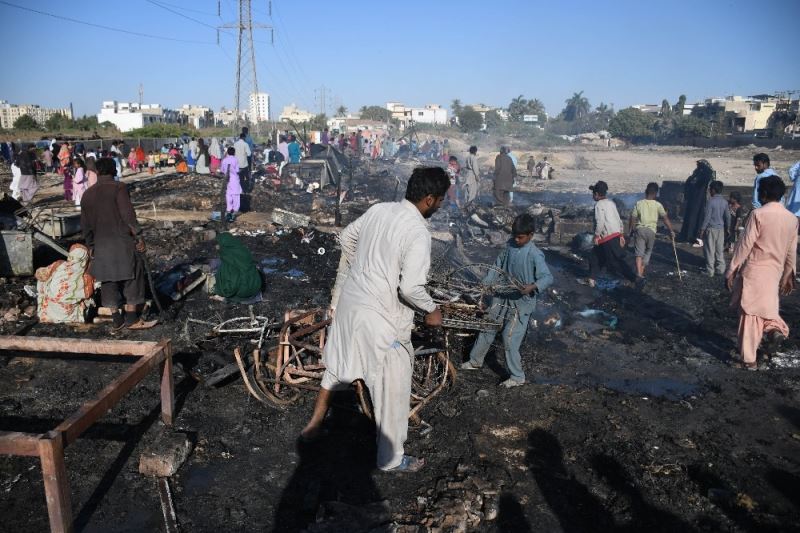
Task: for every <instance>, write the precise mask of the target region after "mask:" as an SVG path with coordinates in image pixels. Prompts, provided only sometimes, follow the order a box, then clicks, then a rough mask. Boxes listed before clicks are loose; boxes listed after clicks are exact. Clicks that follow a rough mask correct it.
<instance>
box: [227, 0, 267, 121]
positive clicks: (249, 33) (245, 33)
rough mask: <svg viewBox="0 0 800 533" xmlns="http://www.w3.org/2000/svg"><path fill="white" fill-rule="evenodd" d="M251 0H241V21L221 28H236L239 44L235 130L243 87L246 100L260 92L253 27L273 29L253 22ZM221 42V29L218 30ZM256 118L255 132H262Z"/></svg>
mask: <svg viewBox="0 0 800 533" xmlns="http://www.w3.org/2000/svg"><path fill="white" fill-rule="evenodd" d="M250 2H251V0H239V22H238V23H235V22H232V23H229V24H224V25H222V26H220V27H219V28H220V29H230V30H236V32H237V36H238V45H237V47H236V88H235V89H234V97H233V102H234V104H233V105H234V108H235V111H234V112H235V113H236V116H235V118H234V120H233V128H234V132H236V131H238V129H239V116H240V114H241V110H242V89H244V90H245V91H248V92H246V93H245V94H246V96H245V101H246V102H247V105H249V102H250V95H252V94H258V77H257V76H256V49H255V46H254V45H253V29H254V28H255V29H266V30H270V31H272V26H267V25H264V24H253V17H252V15H251V10H250ZM269 10H270V16H272V2H270V3H269ZM217 42H219V29H218V30H217ZM254 118H255V119H256V120H255V134H256V135H259V134H260V133H261V131H260V127H259V123H258V117H254Z"/></svg>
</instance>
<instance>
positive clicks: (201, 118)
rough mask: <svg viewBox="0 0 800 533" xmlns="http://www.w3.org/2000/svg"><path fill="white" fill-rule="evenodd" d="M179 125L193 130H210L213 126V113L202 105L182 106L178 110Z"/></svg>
mask: <svg viewBox="0 0 800 533" xmlns="http://www.w3.org/2000/svg"><path fill="white" fill-rule="evenodd" d="M180 114H181V117H180V118H181V123H183V124H189V125H191V126H194V127H195V128H198V129H199V128H210V127H211V126H213V125H214V111H212V110H211V108H210V107H206V106H202V105H193V104H184V105H182V106H181V109H180Z"/></svg>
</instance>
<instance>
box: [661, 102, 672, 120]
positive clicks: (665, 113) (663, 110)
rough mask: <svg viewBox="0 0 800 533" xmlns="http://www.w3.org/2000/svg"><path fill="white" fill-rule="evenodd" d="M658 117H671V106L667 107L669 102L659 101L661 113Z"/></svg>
mask: <svg viewBox="0 0 800 533" xmlns="http://www.w3.org/2000/svg"><path fill="white" fill-rule="evenodd" d="M660 115H661V116H662V117H663V118H670V117H671V116H672V106H671V105H669V102H668V101H667V99H666V98H664V99H663V100H661V112H660Z"/></svg>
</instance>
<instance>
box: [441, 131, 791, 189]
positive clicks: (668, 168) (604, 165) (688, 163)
mask: <svg viewBox="0 0 800 533" xmlns="http://www.w3.org/2000/svg"><path fill="white" fill-rule="evenodd" d="M450 143H451V147H452V148H451V153H452V154H453V155H456V156H457V157H458V158H459V161H461V162H462V164H463V161H464V159H465V158H466V156H467V150H468V148H469V145H468V144H466V143H465V142H463V141H461V140H459V139H453V140H450ZM503 144H509V145H511V146H512V147H513V153H514V154H515V155H516V157H517V159H518V161H519V171H520V173H521V175H522V176H527V170H526V164H527V161H528V158H529V157H530V156H531V155H533V157H534V159H535V160H536V161H540V160H541V159H543V158H544V157H547V160H548V161H549V162H550V164H552V165H553V167H554V168H555V170H556V172H555V174H554V178H555V180H554V181H553V182H552V183H548V184H547V189H548V190H552V191H555V192H581V193H583V192H586V188H587V187H588V186H589V185H592V184H594V183H595V182H596V181H597V180H604V181H606V182H607V183H608V185H609V191H610V192H611V193H612V194H616V193H639V192H642V191H644V188H645V186H646V185H647V183H648V182H650V181H655V182H658V183H661V182H663V181H669V180H677V181H681V182H682V181H684V180H686V178H688V177H689V175H690V174H691V173H692V171H693V170H694V168H695V166H696V161H697V160H698V159H707V160H708V161H709V162H710V163H711V166H712V167H713V168H714V170H716V171H717V179H719V180H721V181H722V182H723V183H725V184H727V185H752V183H753V178H754V176H755V172H754V171H753V159H752V158H753V155H754V154H756V153H758V152H765V153H767V154H768V155H769V157H770V160H771V162H772V168H773V169H775V171H776V172H777V173H778V175H780V176H782V177H783V178H784V179H785V181H786V182H787V183H789V167H790V166H792V164H794V163H795V162H796V161H798V160H800V152H798V151H797V150H767V149H762V148H755V147H752V148H735V149H703V148H691V147H675V146H643V147H632V148H628V149H613V150H611V149H606V148H599V147H593V146H580V145H573V146H564V147H553V148H540V149H533V150H531V149H530V148H528V147H525V146H524V145H519V144H518V141H515V140H514V141H511V140H509V141H507V142H504V143H503ZM498 146H499V143H489V142H483V143H481V144H480V145H479V146H478V158H479V161H480V164H481V168H482V169H483V170H484V172H486V171H488V170H489V169H491V168H493V167H494V158H495V156H496V155H497V148H498Z"/></svg>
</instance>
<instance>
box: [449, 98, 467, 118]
mask: <svg viewBox="0 0 800 533" xmlns="http://www.w3.org/2000/svg"><path fill="white" fill-rule="evenodd" d="M462 109H464V106H462V105H461V100H459V99H458V98H456V99H454V100H453V101H452V102H450V111H452V112H453V115H454V116H458V114H459V113H461V110H462Z"/></svg>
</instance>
